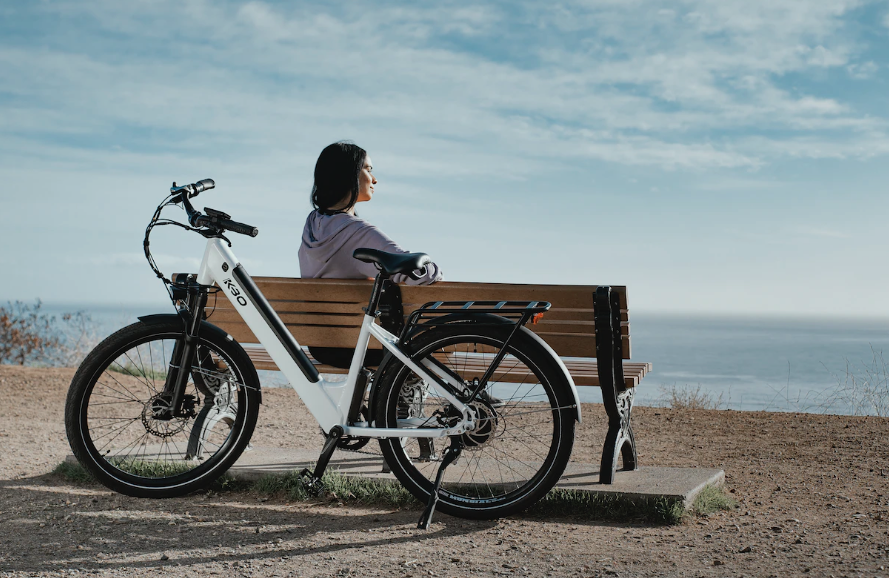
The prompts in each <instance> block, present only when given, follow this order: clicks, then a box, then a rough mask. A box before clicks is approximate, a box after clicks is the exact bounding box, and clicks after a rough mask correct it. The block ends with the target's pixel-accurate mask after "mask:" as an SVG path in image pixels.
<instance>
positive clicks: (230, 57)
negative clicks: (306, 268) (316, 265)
mask: <svg viewBox="0 0 889 578" xmlns="http://www.w3.org/2000/svg"><path fill="white" fill-rule="evenodd" d="M887 81H889V2H886V1H885V0H880V1H822V0H800V1H790V0H744V1H743V2H741V1H729V0H713V1H710V0H685V1H674V2H657V1H650V2H648V1H646V2H643V1H634V0H598V1H581V0H577V1H561V2H559V1H556V2H546V3H543V2H537V1H522V0H517V1H509V2H506V1H503V2H487V3H474V4H472V5H467V4H465V3H452V2H447V1H444V2H435V3H424V2H420V3H418V2H387V1H381V2H373V3H357V2H337V1H324V2H298V3H293V2H258V1H257V2H227V1H212V2H211V1H208V0H175V1H164V0H159V1H151V2H148V1H132V2H117V1H105V0H97V1H92V2H80V1H78V2H66V1H34V2H4V3H2V4H0V270H2V271H3V274H2V275H0V302H4V301H6V300H16V299H21V300H26V301H31V300H33V299H35V298H40V299H42V300H44V301H45V302H48V303H52V302H66V303H89V304H100V303H101V304H117V303H157V304H159V305H163V304H164V303H165V302H166V301H165V299H166V293H165V292H164V290H163V287H162V284H161V283H160V282H159V281H158V280H156V279H155V278H154V276H153V274H152V273H151V271H150V269H149V268H148V265H147V263H146V261H145V258H144V255H143V253H142V238H143V234H144V229H145V225H146V224H147V223H148V221H149V219H150V218H151V215H152V213H153V211H154V208H155V206H156V205H157V204H158V203H159V202H160V201H161V200H162V199H163V198H164V196H165V195H166V194H167V192H168V189H169V187H170V185H171V184H172V182H173V181H176V182H178V183H180V184H182V183H186V182H193V181H196V180H198V179H202V178H208V177H209V178H213V179H215V181H216V184H217V186H216V189H214V190H212V191H209V192H206V193H203V194H202V195H201V196H200V197H198V198H197V199H196V201H197V206H198V207H199V208H200V207H203V206H209V207H212V208H215V209H218V210H222V211H225V212H227V213H229V214H230V215H232V217H233V218H234V219H236V220H239V221H243V222H247V223H249V224H251V225H254V226H257V227H258V228H259V230H260V234H259V236H258V237H257V238H255V239H249V238H246V237H241V236H237V235H233V236H232V241H233V242H234V247H233V250H234V251H235V253H236V254H237V255H238V257H239V258H240V259H241V261H242V263H243V264H244V266H245V267H246V269H247V270H248V271H249V272H250V273H251V274H252V275H254V276H259V275H274V276H299V264H298V260H297V250H298V247H299V243H300V238H301V232H302V228H303V224H304V222H305V217H306V215H307V214H308V212H309V211H310V210H311V206H310V204H309V192H310V189H311V186H312V170H313V167H314V162H315V160H316V158H317V155H318V153H319V152H320V151H321V149H322V148H324V146H326V145H327V144H330V143H331V142H335V141H338V140H342V139H348V140H351V141H353V142H355V143H357V144H359V145H360V146H362V147H363V148H365V149H367V151H368V152H369V154H370V155H371V158H372V159H373V165H374V173H375V175H376V177H377V179H378V180H379V184H378V185H377V187H376V193H375V196H374V199H373V201H372V202H370V203H366V204H362V205H359V207H358V209H359V211H358V212H359V214H360V215H361V217H362V218H365V219H367V220H368V221H370V222H372V223H373V224H375V225H377V226H379V227H380V228H381V229H382V230H383V231H385V232H386V233H387V234H388V235H389V236H390V237H392V238H393V239H394V240H395V241H396V242H398V243H399V244H400V245H401V246H402V247H404V248H406V249H408V250H411V251H423V252H426V253H429V254H430V255H431V256H432V257H433V259H434V260H435V261H436V263H438V264H439V265H440V266H441V268H442V270H443V271H444V274H445V278H446V279H448V280H460V281H486V282H504V283H554V284H609V285H626V286H628V293H629V296H630V306H631V308H632V309H634V310H638V311H649V312H679V313H691V314H702V315H709V314H716V313H726V314H738V315H754V314H783V315H830V316H837V315H839V316H844V315H848V316H881V317H882V316H889V291H887V289H886V288H887V287H889V267H887V264H886V261H887V257H886V253H887V251H886V248H887V232H886V231H887V230H886V218H887V215H889V199H887V194H886V193H887V187H889V178H887V177H889V106H887V105H889V90H887V88H889V83H887ZM165 215H167V216H171V217H180V218H184V214H182V213H181V212H176V211H175V210H173V211H170V212H169V213H165ZM203 244H204V240H203V239H202V238H200V237H198V236H197V235H194V234H189V233H186V232H184V231H178V230H174V229H172V228H170V227H167V228H165V229H156V230H155V233H154V234H153V236H152V249H153V251H154V253H155V257H156V260H157V262H158V264H159V265H160V267H161V268H162V270H164V271H165V272H168V273H171V272H181V271H196V270H197V267H198V264H199V261H200V257H201V255H202V251H203Z"/></svg>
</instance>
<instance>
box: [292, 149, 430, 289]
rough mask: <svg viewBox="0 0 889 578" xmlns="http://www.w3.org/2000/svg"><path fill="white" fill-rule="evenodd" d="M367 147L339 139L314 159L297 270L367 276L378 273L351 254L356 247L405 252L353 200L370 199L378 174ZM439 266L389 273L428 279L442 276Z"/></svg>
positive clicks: (344, 276) (417, 281)
mask: <svg viewBox="0 0 889 578" xmlns="http://www.w3.org/2000/svg"><path fill="white" fill-rule="evenodd" d="M372 171H373V165H372V164H371V160H370V157H369V156H367V152H366V151H365V150H364V149H363V148H361V147H359V146H358V145H355V144H352V143H347V142H338V143H334V144H332V145H330V146H328V147H327V148H325V149H324V150H323V151H321V156H319V157H318V162H317V163H315V184H314V186H313V187H312V206H313V207H315V210H314V211H312V212H311V213H309V217H308V218H307V219H306V225H305V227H304V228H303V237H302V244H301V245H300V248H299V270H300V273H301V275H302V277H304V278H305V277H307V278H312V279H319V278H325V279H366V278H368V277H370V278H373V277H376V275H377V269H376V266H375V265H374V264H373V263H364V262H362V261H359V260H358V259H355V258H353V257H352V252H353V251H354V250H355V249H361V248H368V249H379V250H381V251H386V252H389V253H407V251H405V250H404V249H402V248H401V247H399V246H398V245H397V244H395V242H394V241H393V240H392V239H390V238H389V237H387V236H386V234H385V233H383V232H382V231H380V230H379V229H378V228H376V227H374V226H373V225H371V224H370V223H368V222H367V221H365V220H363V219H361V218H359V217H358V215H356V214H355V205H356V204H357V203H363V202H367V201H370V200H371V199H372V198H373V194H374V185H376V184H377V179H376V178H375V177H374V176H373V172H372ZM441 278H442V275H441V269H439V268H438V266H437V265H436V264H435V263H430V264H428V265H426V271H425V273H424V274H423V275H422V276H420V278H419V279H413V278H411V277H409V276H407V275H394V276H393V277H392V280H393V281H395V282H396V283H407V284H408V285H429V284H430V283H435V282H436V281H441Z"/></svg>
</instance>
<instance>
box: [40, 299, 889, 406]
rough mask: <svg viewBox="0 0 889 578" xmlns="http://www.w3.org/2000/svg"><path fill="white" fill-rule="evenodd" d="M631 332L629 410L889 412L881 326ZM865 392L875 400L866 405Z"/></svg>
mask: <svg viewBox="0 0 889 578" xmlns="http://www.w3.org/2000/svg"><path fill="white" fill-rule="evenodd" d="M42 309H43V311H44V312H45V313H48V314H52V315H60V314H61V313H63V312H72V311H77V310H83V311H85V312H86V313H87V314H89V315H90V317H91V319H92V321H93V322H94V324H95V329H96V331H95V332H96V334H97V335H98V336H100V337H104V336H106V335H108V334H110V333H112V332H113V331H115V330H116V329H118V328H120V327H123V326H124V325H127V324H129V323H132V322H134V321H135V320H136V317H137V316H139V315H145V314H149V313H164V312H172V307H171V306H170V305H167V306H166V307H165V306H164V305H160V306H152V305H145V306H134V305H127V306H124V305H116V306H113V305H105V306H96V305H77V304H44V305H43V308H42ZM630 333H631V335H632V354H633V355H632V356H633V360H634V361H648V362H651V363H652V364H653V371H652V372H651V373H649V374H648V376H646V377H645V379H643V381H642V383H641V385H640V386H639V387H638V388H637V391H636V402H635V403H636V404H637V405H649V406H652V405H654V406H658V405H665V404H667V403H668V400H669V398H670V396H671V393H677V394H679V395H682V394H686V395H688V394H697V395H698V396H703V397H704V398H705V399H706V400H708V401H709V403H710V404H712V405H714V406H716V407H718V408H722V409H733V410H745V411H800V412H809V413H833V414H854V413H859V414H865V415H875V414H882V415H886V413H885V411H886V409H889V386H887V380H886V378H887V375H886V373H887V372H886V371H885V370H884V369H883V367H882V352H883V351H886V353H887V361H889V320H887V319H872V320H868V319H828V318H804V317H766V316H745V317H742V316H710V317H704V316H695V315H681V314H651V313H636V312H633V314H632V316H631V332H630ZM875 359H876V363H875ZM260 373H261V379H262V381H263V385H264V386H265V387H286V386H287V382H286V380H285V379H283V376H282V375H281V374H280V373H278V372H260ZM853 378H854V382H855V387H854V388H851V389H850V387H849V386H850V384H851V383H852V380H853ZM863 380H868V381H867V383H864V384H863V383H862V381H863ZM869 390H875V393H876V395H877V398H876V399H875V400H874V401H873V402H871V401H868V397H867V395H866V394H868V393H869ZM850 393H853V394H854V395H850ZM580 397H581V401H586V402H599V401H601V394H600V392H599V389H598V388H591V387H583V388H580ZM880 404H882V405H880Z"/></svg>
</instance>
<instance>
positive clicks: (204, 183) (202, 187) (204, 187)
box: [193, 179, 216, 195]
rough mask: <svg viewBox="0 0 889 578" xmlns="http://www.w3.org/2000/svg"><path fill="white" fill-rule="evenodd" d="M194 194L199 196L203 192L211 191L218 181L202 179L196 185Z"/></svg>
mask: <svg viewBox="0 0 889 578" xmlns="http://www.w3.org/2000/svg"><path fill="white" fill-rule="evenodd" d="M193 186H194V194H195V195H197V194H198V193H201V192H203V191H209V190H210V189H212V188H213V187H215V186H216V181H214V180H213V179H202V180H200V181H198V182H196V183H195V184H194V185H193Z"/></svg>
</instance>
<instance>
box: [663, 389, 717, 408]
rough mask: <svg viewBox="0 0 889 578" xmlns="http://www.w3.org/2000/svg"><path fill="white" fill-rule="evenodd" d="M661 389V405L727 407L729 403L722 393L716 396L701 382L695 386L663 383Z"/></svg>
mask: <svg viewBox="0 0 889 578" xmlns="http://www.w3.org/2000/svg"><path fill="white" fill-rule="evenodd" d="M660 390H661V396H660V403H661V405H663V406H664V407H669V408H671V409H725V408H726V405H727V402H726V401H724V400H723V395H722V394H721V393H720V394H719V395H718V396H714V395H713V392H711V391H705V390H703V389H702V387H701V385H700V384H698V385H697V386H695V387H692V386H690V385H683V386H678V385H676V384H673V385H662V386H661V387H660Z"/></svg>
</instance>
